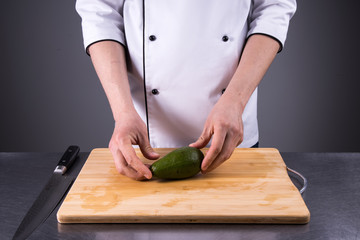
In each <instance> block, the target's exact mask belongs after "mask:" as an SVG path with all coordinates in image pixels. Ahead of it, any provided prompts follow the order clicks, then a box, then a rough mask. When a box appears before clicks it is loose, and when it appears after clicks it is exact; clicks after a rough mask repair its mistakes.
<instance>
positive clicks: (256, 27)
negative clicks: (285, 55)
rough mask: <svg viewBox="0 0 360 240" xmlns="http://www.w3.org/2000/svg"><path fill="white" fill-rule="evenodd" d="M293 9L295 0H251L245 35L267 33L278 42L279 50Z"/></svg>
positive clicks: (294, 8) (282, 44)
mask: <svg viewBox="0 0 360 240" xmlns="http://www.w3.org/2000/svg"><path fill="white" fill-rule="evenodd" d="M295 11H296V0H253V1H252V10H251V12H250V16H249V31H248V35H247V37H250V36H251V35H253V34H264V35H268V36H270V37H272V38H274V39H275V40H277V41H278V42H279V43H280V49H279V52H280V51H281V50H282V48H283V46H284V44H285V40H286V35H287V31H288V27H289V22H290V19H291V18H292V16H293V15H294V13H295Z"/></svg>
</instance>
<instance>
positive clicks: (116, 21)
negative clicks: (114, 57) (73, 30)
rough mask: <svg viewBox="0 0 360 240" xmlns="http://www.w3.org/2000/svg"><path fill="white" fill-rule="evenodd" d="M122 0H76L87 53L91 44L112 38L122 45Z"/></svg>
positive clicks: (123, 40) (123, 41)
mask: <svg viewBox="0 0 360 240" xmlns="http://www.w3.org/2000/svg"><path fill="white" fill-rule="evenodd" d="M123 4H124V0H77V1H76V6H75V8H76V11H77V12H78V14H79V15H80V17H81V26H82V33H83V40H84V47H85V50H86V53H87V54H88V51H87V50H88V48H89V46H90V45H91V44H93V43H96V42H99V41H103V40H112V41H116V42H119V43H120V44H122V45H124V46H125V44H126V42H125V34H124V22H123V16H122V10H123Z"/></svg>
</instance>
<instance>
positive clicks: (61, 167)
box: [54, 145, 80, 174]
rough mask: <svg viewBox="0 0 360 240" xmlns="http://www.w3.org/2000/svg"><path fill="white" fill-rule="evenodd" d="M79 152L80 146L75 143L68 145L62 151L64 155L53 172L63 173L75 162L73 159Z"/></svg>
mask: <svg viewBox="0 0 360 240" xmlns="http://www.w3.org/2000/svg"><path fill="white" fill-rule="evenodd" d="M79 152H80V148H79V147H78V146H75V145H72V146H69V147H68V148H67V149H66V151H65V152H64V155H63V156H62V157H61V159H60V161H59V163H58V165H57V166H56V168H55V170H54V172H57V173H61V174H64V173H65V172H66V171H67V170H68V169H69V168H70V167H71V165H72V164H73V163H74V162H75V159H76V158H77V156H78V154H79Z"/></svg>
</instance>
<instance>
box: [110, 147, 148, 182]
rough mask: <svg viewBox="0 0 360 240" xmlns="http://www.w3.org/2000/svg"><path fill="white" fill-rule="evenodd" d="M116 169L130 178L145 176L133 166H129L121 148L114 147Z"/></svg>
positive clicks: (141, 178) (136, 178)
mask: <svg viewBox="0 0 360 240" xmlns="http://www.w3.org/2000/svg"><path fill="white" fill-rule="evenodd" d="M111 152H112V155H113V158H114V162H115V167H116V170H117V171H118V172H119V173H120V174H122V175H124V176H127V177H129V178H132V179H135V180H143V179H144V178H145V177H144V176H143V175H141V174H140V173H138V172H136V171H135V170H134V169H133V168H131V167H129V166H128V164H127V162H126V161H125V158H124V156H123V155H122V154H121V152H120V150H119V149H116V150H114V149H112V150H111Z"/></svg>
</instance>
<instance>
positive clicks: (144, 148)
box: [139, 137, 160, 160]
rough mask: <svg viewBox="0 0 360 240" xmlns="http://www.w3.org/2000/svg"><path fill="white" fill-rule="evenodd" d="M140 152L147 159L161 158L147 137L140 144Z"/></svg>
mask: <svg viewBox="0 0 360 240" xmlns="http://www.w3.org/2000/svg"><path fill="white" fill-rule="evenodd" d="M139 147H140V150H141V152H142V154H143V155H144V157H146V158H147V159H151V160H155V159H158V158H159V157H160V155H159V154H158V153H156V152H155V151H154V149H153V148H152V147H151V145H150V142H149V139H148V138H147V137H144V138H143V141H141V142H140V143H139Z"/></svg>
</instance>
